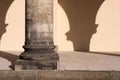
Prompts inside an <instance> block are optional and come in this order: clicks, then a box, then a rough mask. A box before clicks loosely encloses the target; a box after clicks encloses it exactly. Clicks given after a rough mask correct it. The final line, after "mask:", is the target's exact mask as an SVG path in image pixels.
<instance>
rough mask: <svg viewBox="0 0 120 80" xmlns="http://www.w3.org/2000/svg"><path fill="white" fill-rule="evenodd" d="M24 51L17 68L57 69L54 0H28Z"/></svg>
mask: <svg viewBox="0 0 120 80" xmlns="http://www.w3.org/2000/svg"><path fill="white" fill-rule="evenodd" d="M23 48H24V50H25V51H24V52H23V53H22V54H21V55H20V59H19V60H17V61H16V64H15V70H39V69H40V70H54V69H57V62H58V60H59V56H58V54H57V53H56V52H55V51H54V48H55V46H54V42H53V0H26V20H25V45H24V46H23Z"/></svg>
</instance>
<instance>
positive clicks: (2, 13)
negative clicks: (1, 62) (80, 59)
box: [0, 0, 18, 69]
mask: <svg viewBox="0 0 120 80" xmlns="http://www.w3.org/2000/svg"><path fill="white" fill-rule="evenodd" d="M13 1H14V0H0V40H1V37H2V35H3V34H4V33H5V32H6V27H7V25H8V24H6V23H5V19H6V14H7V12H8V9H9V7H10V5H11V4H12V2H13ZM0 57H2V58H5V59H7V60H8V61H10V62H11V64H12V65H10V66H9V67H10V68H11V69H13V68H14V66H13V65H14V62H15V60H16V59H17V58H18V56H16V55H13V54H11V53H7V52H3V51H0Z"/></svg>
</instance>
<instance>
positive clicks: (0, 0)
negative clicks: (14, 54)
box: [0, 0, 14, 40]
mask: <svg viewBox="0 0 120 80" xmlns="http://www.w3.org/2000/svg"><path fill="white" fill-rule="evenodd" d="M13 1H14V0H0V40H1V37H2V35H3V34H4V33H5V32H6V27H7V25H8V24H6V23H5V18H6V14H7V11H8V9H9V7H10V5H11V4H12V2H13Z"/></svg>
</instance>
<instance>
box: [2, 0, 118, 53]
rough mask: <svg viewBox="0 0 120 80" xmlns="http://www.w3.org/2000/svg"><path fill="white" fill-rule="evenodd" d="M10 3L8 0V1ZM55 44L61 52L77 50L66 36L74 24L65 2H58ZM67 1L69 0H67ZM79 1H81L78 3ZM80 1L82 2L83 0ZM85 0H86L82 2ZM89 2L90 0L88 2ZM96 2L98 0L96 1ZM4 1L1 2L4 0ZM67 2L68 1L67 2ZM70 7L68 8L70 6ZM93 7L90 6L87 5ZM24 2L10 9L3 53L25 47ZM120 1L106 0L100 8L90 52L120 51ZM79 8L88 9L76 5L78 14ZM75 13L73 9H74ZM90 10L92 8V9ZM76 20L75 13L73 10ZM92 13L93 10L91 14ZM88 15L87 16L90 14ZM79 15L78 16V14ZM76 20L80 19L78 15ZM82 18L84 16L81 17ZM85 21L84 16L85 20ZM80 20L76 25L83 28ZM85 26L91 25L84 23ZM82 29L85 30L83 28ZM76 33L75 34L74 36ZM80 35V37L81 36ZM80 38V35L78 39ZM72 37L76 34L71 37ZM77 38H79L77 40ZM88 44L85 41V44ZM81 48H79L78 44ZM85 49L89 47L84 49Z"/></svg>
mask: <svg viewBox="0 0 120 80" xmlns="http://www.w3.org/2000/svg"><path fill="white" fill-rule="evenodd" d="M6 1H7V0H6ZM54 1H55V4H54V42H55V45H57V46H58V50H59V51H73V50H74V46H73V42H72V41H71V40H69V39H67V36H66V33H68V32H69V31H70V26H71V22H70V19H69V16H68V15H69V14H68V13H67V12H66V11H65V9H64V7H65V6H63V5H62V1H63V0H59V3H58V1H57V0H54ZM64 1H65V0H64ZM66 1H68V3H69V4H73V5H72V6H76V4H74V3H75V2H74V1H73V0H66ZM75 1H77V0H75ZM79 1H80V0H79ZM81 1H82V0H81ZM84 1H86V0H84ZM93 1H95V0H93ZM0 2H1V1H0ZM66 3H67V2H66ZM69 4H68V5H69ZM87 4H89V3H87ZM24 6H25V5H24V0H14V1H13V3H12V4H11V6H10V7H9V10H8V12H7V14H6V18H5V23H7V24H8V25H7V27H6V32H5V33H4V34H3V35H2V38H1V40H0V41H1V42H0V50H18V51H21V50H23V48H22V46H23V45H24V37H25V35H24V34H25V32H24V25H25V21H24V20H25V14H24V13H25V7H24ZM119 8H120V0H105V1H104V2H103V3H102V5H100V7H99V9H98V11H97V13H96V16H95V21H94V23H93V24H98V26H97V28H96V32H94V34H92V35H91V37H90V43H89V50H90V51H120V37H119V34H120V15H119V14H120V9H119ZM79 9H83V10H85V9H87V8H85V7H81V5H79V3H78V5H77V6H76V11H77V10H78V13H79V14H80V13H82V12H81V11H80V10H79ZM71 10H73V9H71ZM88 10H89V9H88ZM71 12H72V13H71V14H72V15H73V16H72V18H73V20H74V19H75V18H74V16H75V15H76V14H75V11H74V10H73V11H71ZM89 12H91V11H89ZM89 14H90V13H88V14H87V15H89ZM77 15H78V14H77ZM75 17H76V16H75ZM77 17H78V18H79V17H80V16H77ZM83 19H84V17H83ZM80 20H82V19H78V21H77V23H76V24H74V26H81V25H80V24H79V22H81V21H80ZM84 24H88V23H87V21H84ZM78 28H79V27H78ZM81 29H82V28H81ZM87 32H89V29H86V30H85V31H84V34H83V33H82V36H86V34H87ZM75 35H76V34H73V37H74V36H75ZM77 35H80V34H77ZM77 35H76V36H77ZM71 36H72V34H71ZM76 39H79V37H78V38H76ZM82 43H83V44H85V42H82ZM78 46H79V45H78ZM80 48H81V49H83V50H84V49H85V48H86V46H82V47H80Z"/></svg>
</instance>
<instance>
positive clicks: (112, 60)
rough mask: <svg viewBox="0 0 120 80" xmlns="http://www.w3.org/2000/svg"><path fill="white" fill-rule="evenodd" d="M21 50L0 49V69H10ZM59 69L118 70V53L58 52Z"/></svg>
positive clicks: (119, 68) (119, 66)
mask: <svg viewBox="0 0 120 80" xmlns="http://www.w3.org/2000/svg"><path fill="white" fill-rule="evenodd" d="M20 53H21V51H0V70H11V68H10V67H9V66H10V65H11V63H14V61H15V60H16V59H17V58H18V55H19V54H20ZM58 53H59V56H60V62H59V64H58V66H59V67H58V69H59V70H83V71H86V70H87V71H120V54H119V52H118V53H116V54H115V53H112V52H111V53H100V52H70V51H68V52H58Z"/></svg>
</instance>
